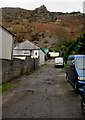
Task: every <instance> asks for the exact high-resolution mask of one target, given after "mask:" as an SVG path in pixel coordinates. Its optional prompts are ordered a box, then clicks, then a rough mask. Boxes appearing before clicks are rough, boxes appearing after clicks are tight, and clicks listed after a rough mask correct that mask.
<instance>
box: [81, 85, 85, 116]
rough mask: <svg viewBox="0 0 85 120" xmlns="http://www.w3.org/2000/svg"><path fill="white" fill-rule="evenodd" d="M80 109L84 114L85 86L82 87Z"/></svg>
mask: <svg viewBox="0 0 85 120" xmlns="http://www.w3.org/2000/svg"><path fill="white" fill-rule="evenodd" d="M81 108H82V111H83V113H84V114H85V86H84V87H83V93H82V99H81Z"/></svg>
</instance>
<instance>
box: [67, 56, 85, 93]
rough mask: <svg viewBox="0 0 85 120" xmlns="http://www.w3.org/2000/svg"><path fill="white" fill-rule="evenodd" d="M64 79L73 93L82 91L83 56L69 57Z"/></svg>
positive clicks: (83, 84) (83, 74)
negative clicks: (70, 86)
mask: <svg viewBox="0 0 85 120" xmlns="http://www.w3.org/2000/svg"><path fill="white" fill-rule="evenodd" d="M66 79H67V82H69V83H70V84H71V85H72V86H73V88H74V90H75V92H78V91H81V92H82V91H83V86H85V55H70V56H69V57H68V60H67V66H66Z"/></svg>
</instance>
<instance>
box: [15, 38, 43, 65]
mask: <svg viewBox="0 0 85 120" xmlns="http://www.w3.org/2000/svg"><path fill="white" fill-rule="evenodd" d="M13 57H14V58H19V59H25V58H26V57H31V58H39V64H40V65H41V64H44V62H45V53H44V52H43V50H41V49H40V47H38V46H36V45H35V44H33V43H31V42H30V41H28V40H26V41H24V42H22V43H20V44H18V45H17V46H16V47H15V48H14V49H13Z"/></svg>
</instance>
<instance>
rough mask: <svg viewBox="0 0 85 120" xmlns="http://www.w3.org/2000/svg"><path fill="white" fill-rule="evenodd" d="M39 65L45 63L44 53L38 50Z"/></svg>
mask: <svg viewBox="0 0 85 120" xmlns="http://www.w3.org/2000/svg"><path fill="white" fill-rule="evenodd" d="M39 63H40V64H44V63H45V53H44V52H43V51H42V50H40V59H39Z"/></svg>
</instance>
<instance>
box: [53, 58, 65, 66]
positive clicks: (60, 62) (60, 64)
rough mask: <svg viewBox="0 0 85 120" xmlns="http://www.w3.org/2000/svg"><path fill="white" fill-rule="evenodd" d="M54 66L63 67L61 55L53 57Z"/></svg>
mask: <svg viewBox="0 0 85 120" xmlns="http://www.w3.org/2000/svg"><path fill="white" fill-rule="evenodd" d="M54 66H55V67H58V66H61V67H63V66H64V62H63V58H62V57H57V58H55V60H54Z"/></svg>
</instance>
